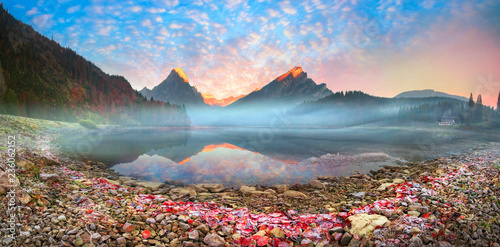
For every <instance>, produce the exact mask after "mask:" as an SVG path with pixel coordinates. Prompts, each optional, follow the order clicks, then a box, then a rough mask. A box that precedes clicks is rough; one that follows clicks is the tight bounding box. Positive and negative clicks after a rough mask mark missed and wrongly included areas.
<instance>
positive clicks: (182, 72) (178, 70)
mask: <svg viewBox="0 0 500 247" xmlns="http://www.w3.org/2000/svg"><path fill="white" fill-rule="evenodd" d="M174 71H175V73H177V74H178V75H179V76H180V77H181V78H182V80H184V82H187V83H189V81H188V76H187V75H186V73H185V72H184V70H182V68H181V67H177V68H175V69H174Z"/></svg>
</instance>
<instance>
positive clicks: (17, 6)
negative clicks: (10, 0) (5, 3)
mask: <svg viewBox="0 0 500 247" xmlns="http://www.w3.org/2000/svg"><path fill="white" fill-rule="evenodd" d="M14 7H16V8H18V9H24V6H22V5H21V4H16V5H14Z"/></svg>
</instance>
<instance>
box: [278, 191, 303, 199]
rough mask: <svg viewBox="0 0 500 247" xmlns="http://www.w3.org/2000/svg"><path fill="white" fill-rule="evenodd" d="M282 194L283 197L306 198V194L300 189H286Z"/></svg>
mask: <svg viewBox="0 0 500 247" xmlns="http://www.w3.org/2000/svg"><path fill="white" fill-rule="evenodd" d="M283 194H284V196H285V197H291V198H295V197H299V198H303V199H307V196H306V195H305V194H304V193H302V192H300V191H295V190H287V191H285V193H283Z"/></svg>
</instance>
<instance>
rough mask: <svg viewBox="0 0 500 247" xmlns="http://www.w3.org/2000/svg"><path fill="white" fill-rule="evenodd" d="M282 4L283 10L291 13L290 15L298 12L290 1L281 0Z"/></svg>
mask: <svg viewBox="0 0 500 247" xmlns="http://www.w3.org/2000/svg"><path fill="white" fill-rule="evenodd" d="M280 6H281V10H283V12H285V13H286V14H289V15H295V14H297V10H296V9H294V8H293V7H292V6H290V1H284V2H281V3H280Z"/></svg>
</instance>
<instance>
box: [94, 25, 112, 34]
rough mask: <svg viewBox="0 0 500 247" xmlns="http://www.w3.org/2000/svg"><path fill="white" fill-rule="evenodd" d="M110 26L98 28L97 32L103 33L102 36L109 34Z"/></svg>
mask: <svg viewBox="0 0 500 247" xmlns="http://www.w3.org/2000/svg"><path fill="white" fill-rule="evenodd" d="M112 28H113V27H112V26H106V27H103V28H101V29H99V31H98V32H97V34H99V35H103V36H109V32H111V29H112Z"/></svg>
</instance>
